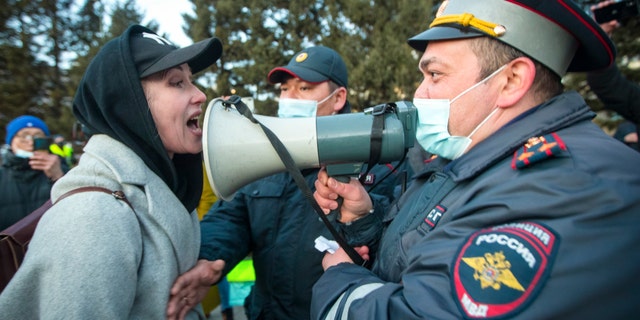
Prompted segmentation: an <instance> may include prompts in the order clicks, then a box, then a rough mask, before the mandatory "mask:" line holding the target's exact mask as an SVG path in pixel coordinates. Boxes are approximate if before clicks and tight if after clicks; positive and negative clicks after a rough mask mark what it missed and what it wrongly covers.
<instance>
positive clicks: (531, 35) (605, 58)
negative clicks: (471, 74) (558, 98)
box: [408, 0, 616, 77]
mask: <svg viewBox="0 0 640 320" xmlns="http://www.w3.org/2000/svg"><path fill="white" fill-rule="evenodd" d="M482 36H489V37H493V38H495V39H496V40H498V41H501V42H504V43H506V44H508V45H510V46H511V47H514V48H516V49H518V50H520V51H522V52H523V53H525V54H527V55H528V56H529V57H531V58H533V59H535V60H537V61H538V62H540V63H542V64H543V65H545V66H546V67H548V68H549V69H551V70H552V71H554V72H555V73H556V74H558V75H559V76H560V77H562V76H564V74H565V73H566V72H567V71H574V72H587V71H592V70H597V69H602V68H605V67H607V66H609V65H611V64H612V63H613V62H614V61H615V55H616V52H615V47H614V45H613V43H612V42H611V39H609V37H608V36H607V35H606V34H605V33H604V31H603V30H602V29H601V28H600V26H598V24H597V23H596V22H595V21H594V20H593V19H592V18H591V17H590V16H589V15H588V14H587V13H586V12H585V11H584V10H583V9H582V8H580V7H579V6H578V5H577V4H575V3H574V2H573V1H571V0H510V1H505V0H482V1H478V0H445V1H444V2H443V3H442V5H441V7H440V8H439V9H438V14H437V15H436V19H435V20H433V22H432V23H431V25H430V26H429V29H427V30H426V31H424V32H422V33H420V34H418V35H416V36H414V37H412V38H410V39H409V41H408V42H409V45H410V46H412V47H413V48H414V49H416V50H420V51H424V50H425V49H426V47H427V43H428V42H429V41H435V40H451V39H464V38H473V37H482ZM487 54H491V53H487Z"/></svg>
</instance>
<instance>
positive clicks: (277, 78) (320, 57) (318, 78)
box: [267, 46, 349, 88]
mask: <svg viewBox="0 0 640 320" xmlns="http://www.w3.org/2000/svg"><path fill="white" fill-rule="evenodd" d="M287 75H291V76H294V77H296V78H300V79H302V80H304V81H306V82H310V83H320V82H325V81H328V80H331V81H333V82H335V83H336V84H338V85H339V86H341V87H345V88H346V87H347V85H348V84H349V82H348V79H347V66H346V65H345V63H344V61H343V60H342V57H340V55H339V54H338V53H337V52H336V51H335V50H333V49H331V48H327V47H324V46H315V47H309V48H306V49H304V50H302V51H300V52H298V53H296V54H295V55H294V56H293V58H291V60H290V61H289V63H288V64H287V65H286V66H282V67H277V68H274V69H273V70H271V71H270V72H269V74H268V75H267V79H268V80H269V82H270V83H271V84H276V83H282V82H283V81H284V79H285V76H287Z"/></svg>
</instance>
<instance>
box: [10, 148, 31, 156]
mask: <svg viewBox="0 0 640 320" xmlns="http://www.w3.org/2000/svg"><path fill="white" fill-rule="evenodd" d="M13 154H14V155H15V156H16V157H18V158H25V159H28V158H31V157H33V152H31V151H26V150H22V149H18V148H16V149H15V150H14V151H13Z"/></svg>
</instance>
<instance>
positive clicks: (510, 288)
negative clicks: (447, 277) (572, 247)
mask: <svg viewBox="0 0 640 320" xmlns="http://www.w3.org/2000/svg"><path fill="white" fill-rule="evenodd" d="M559 240H560V239H559V238H558V236H557V234H556V233H555V232H554V231H553V230H551V229H549V228H548V227H545V226H543V225H541V224H539V223H534V222H519V223H510V224H505V225H500V226H495V227H491V228H487V229H483V230H480V231H478V232H475V233H474V234H472V235H471V236H470V237H469V238H468V239H467V241H466V242H465V243H464V244H463V245H462V247H461V248H460V251H459V252H458V254H457V256H456V258H455V261H454V264H453V269H452V270H451V271H452V273H453V275H452V277H451V279H452V286H453V292H454V295H455V296H454V298H455V300H456V302H457V304H458V307H459V308H460V310H461V311H462V314H463V315H465V317H466V318H468V319H477V318H495V317H504V316H514V315H515V314H517V313H518V312H520V310H522V308H523V307H524V306H526V305H527V304H528V303H529V302H530V301H532V299H533V298H534V297H535V296H536V295H537V294H538V292H539V291H540V289H541V288H542V287H543V286H544V284H545V283H546V280H547V278H548V276H549V272H550V270H551V266H552V264H553V260H554V258H555V255H556V251H557V248H558V243H559Z"/></svg>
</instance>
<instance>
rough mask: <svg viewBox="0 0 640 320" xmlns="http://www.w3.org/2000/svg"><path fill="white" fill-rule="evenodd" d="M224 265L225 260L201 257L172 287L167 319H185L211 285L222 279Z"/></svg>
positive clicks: (205, 294)
mask: <svg viewBox="0 0 640 320" xmlns="http://www.w3.org/2000/svg"><path fill="white" fill-rule="evenodd" d="M224 265H225V262H224V260H215V261H209V260H205V259H201V260H198V263H196V265H195V266H194V267H193V268H191V270H189V271H187V272H185V273H183V274H182V275H181V276H179V277H178V278H177V279H176V281H175V282H174V283H173V287H171V291H170V296H169V303H168V304H167V319H184V317H185V315H186V314H187V312H189V310H191V309H193V308H194V307H195V306H197V305H198V304H200V302H201V301H202V300H203V299H204V298H205V297H206V296H207V293H208V292H209V289H211V286H212V285H213V284H214V283H216V282H218V280H220V276H221V275H222V269H223V268H224Z"/></svg>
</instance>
